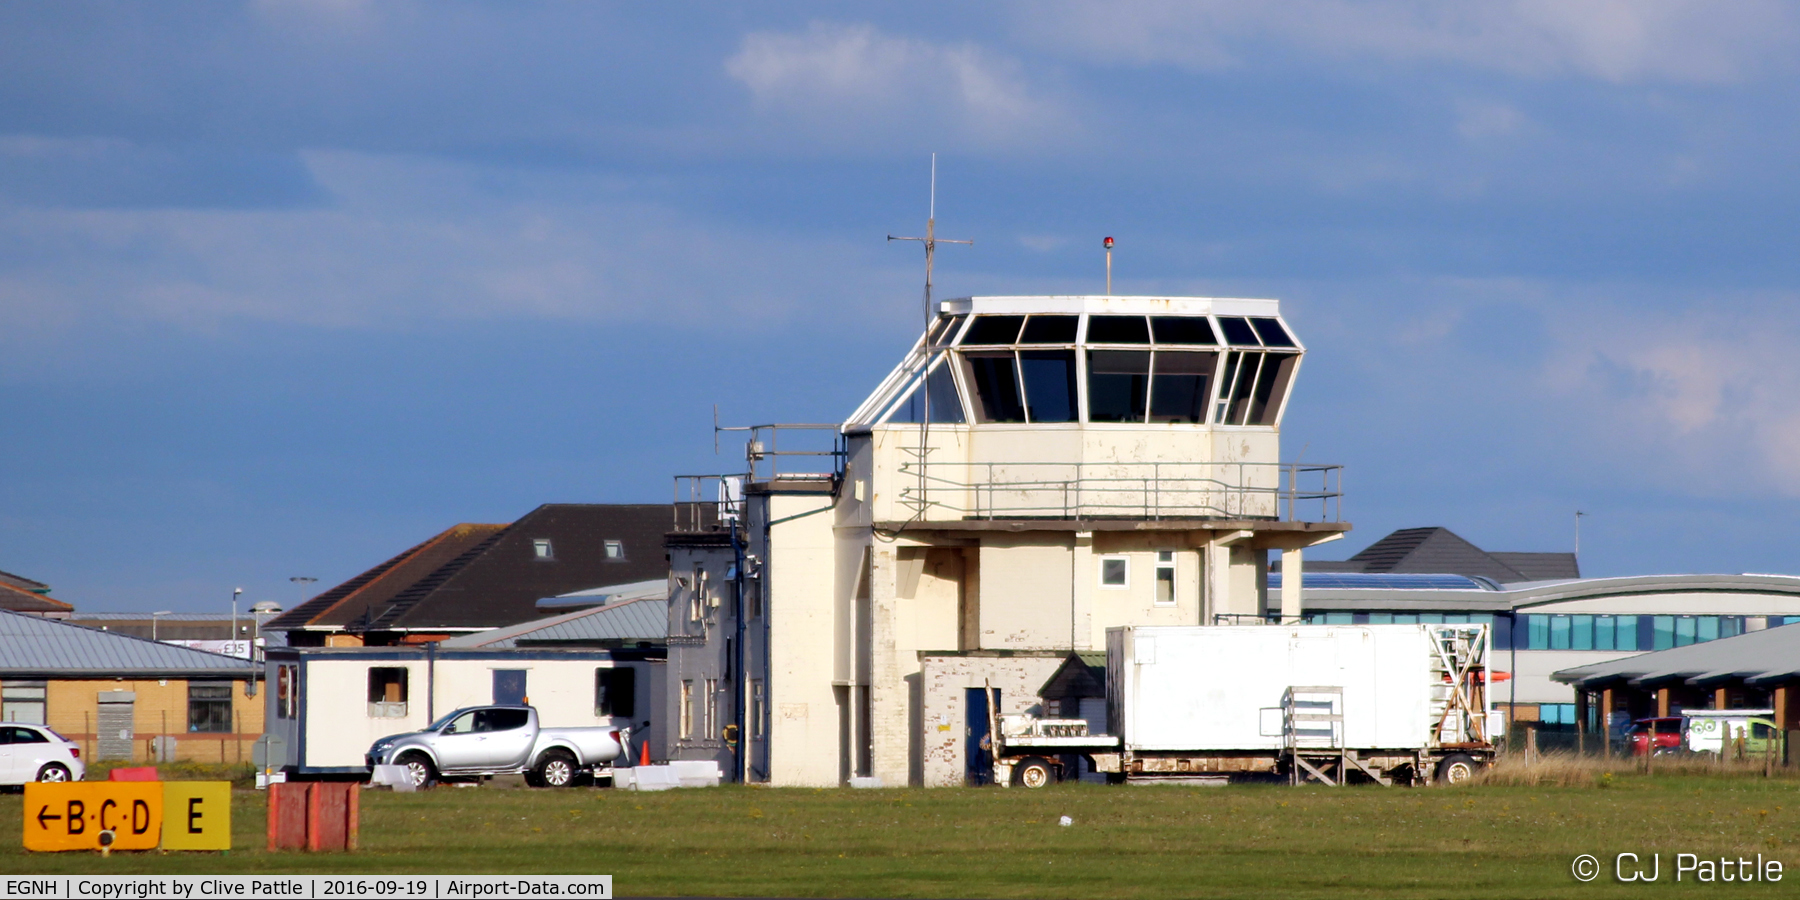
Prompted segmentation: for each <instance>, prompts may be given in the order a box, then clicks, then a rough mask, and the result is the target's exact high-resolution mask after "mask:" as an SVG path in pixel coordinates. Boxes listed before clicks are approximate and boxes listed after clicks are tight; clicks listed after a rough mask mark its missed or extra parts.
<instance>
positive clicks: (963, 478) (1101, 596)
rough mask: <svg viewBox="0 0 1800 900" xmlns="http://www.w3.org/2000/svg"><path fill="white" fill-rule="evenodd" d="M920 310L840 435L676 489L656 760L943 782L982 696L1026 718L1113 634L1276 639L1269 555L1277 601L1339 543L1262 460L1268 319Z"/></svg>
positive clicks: (1314, 488)
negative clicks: (1203, 628) (906, 344)
mask: <svg viewBox="0 0 1800 900" xmlns="http://www.w3.org/2000/svg"><path fill="white" fill-rule="evenodd" d="M936 312H937V315H936V317H935V319H934V320H933V321H932V322H931V323H930V325H929V326H928V327H927V328H926V329H925V330H924V333H923V334H921V336H920V337H919V339H918V340H917V341H916V342H915V344H914V346H913V347H912V349H911V350H910V352H909V353H908V354H907V356H906V357H905V359H904V360H902V361H901V363H900V364H899V365H898V366H896V367H895V368H894V370H893V371H892V372H891V373H890V374H889V375H888V376H887V378H886V379H884V380H883V381H882V383H881V384H880V385H879V386H878V387H877V388H876V389H875V391H874V392H873V393H871V394H870V395H869V397H868V399H867V400H865V401H864V402H863V403H862V405H861V406H859V407H858V408H857V409H856V411H855V412H854V413H853V414H852V415H851V416H850V417H849V418H848V419H847V420H846V421H845V422H843V423H842V424H841V425H832V426H773V425H771V426H758V427H754V428H750V429H747V430H748V431H750V435H749V438H750V440H749V441H748V443H747V453H746V457H747V460H748V464H749V471H748V472H747V473H745V474H743V475H741V476H705V477H698V478H689V479H687V480H685V481H684V482H682V483H683V484H685V485H686V486H687V489H688V496H687V498H686V499H687V500H689V501H690V502H689V503H687V504H685V505H683V504H680V503H678V518H682V519H683V521H678V522H677V527H676V530H675V532H674V533H672V534H671V535H670V536H669V550H670V566H671V572H672V575H671V579H672V582H671V588H672V591H671V604H670V610H671V611H670V634H671V639H670V660H669V671H668V677H669V679H670V680H669V690H668V691H667V694H668V696H669V698H670V699H669V703H670V706H671V709H670V710H668V711H667V714H666V718H665V721H669V722H673V723H676V728H675V731H676V732H677V734H676V735H674V736H671V737H672V739H671V740H669V741H668V746H669V748H670V755H671V756H673V757H675V758H718V759H720V761H721V762H722V763H724V764H725V765H726V767H727V770H728V771H732V770H733V768H734V767H735V769H736V772H735V774H737V775H739V777H743V778H745V779H746V780H749V781H761V782H771V783H775V784H805V785H826V784H839V783H843V782H845V781H847V780H848V779H851V778H857V777H861V778H873V779H876V780H879V781H880V782H881V783H883V784H887V785H898V784H908V783H911V784H933V785H936V784H954V783H961V782H962V781H963V779H964V775H965V773H979V772H980V771H981V770H982V767H981V766H980V765H978V764H976V763H977V759H976V757H978V756H979V754H980V752H981V750H980V748H979V742H978V741H977V740H976V739H975V738H976V735H975V732H974V729H976V727H977V726H976V723H975V717H974V716H973V715H972V712H973V709H972V707H973V706H974V705H976V704H985V699H983V698H985V697H986V696H988V694H987V693H986V692H987V691H989V690H994V691H996V692H997V693H998V696H999V697H1000V703H1001V704H1002V706H1003V711H1006V712H1014V711H1024V710H1027V709H1031V708H1033V707H1034V706H1036V705H1037V704H1039V703H1040V701H1041V698H1039V697H1038V696H1037V692H1038V690H1039V689H1040V688H1041V687H1042V685H1043V683H1044V681H1045V679H1046V678H1048V677H1049V676H1050V675H1052V674H1054V673H1055V672H1056V671H1057V670H1058V669H1059V668H1060V667H1062V666H1063V665H1064V663H1065V662H1066V661H1067V660H1068V659H1069V657H1070V656H1071V654H1078V653H1083V652H1089V653H1091V652H1097V651H1101V650H1102V649H1103V648H1104V647H1105V634H1106V629H1107V628H1108V627H1112V626H1120V625H1194V624H1202V625H1206V624H1248V623H1254V622H1270V623H1279V622H1281V621H1283V620H1288V621H1292V620H1294V619H1295V618H1296V617H1297V616H1298V614H1299V611H1300V610H1299V593H1298V589H1297V587H1296V588H1295V589H1292V590H1283V591H1281V592H1280V595H1279V596H1276V597H1271V596H1269V592H1268V587H1267V584H1268V578H1267V572H1268V555H1269V552H1270V551H1271V550H1276V551H1280V552H1282V554H1283V560H1282V570H1283V572H1284V579H1283V582H1282V584H1283V586H1284V587H1285V586H1287V585H1295V586H1297V585H1298V584H1299V583H1300V579H1299V578H1298V577H1296V576H1294V575H1286V574H1285V573H1297V572H1299V571H1300V569H1301V551H1302V550H1303V549H1304V548H1306V547H1309V546H1313V545H1316V544H1320V543H1324V542H1326V541H1330V540H1335V539H1337V538H1339V537H1342V535H1343V533H1344V532H1346V531H1348V530H1349V528H1350V526H1349V524H1348V523H1346V522H1343V521H1342V520H1341V516H1340V514H1339V508H1338V503H1339V500H1340V498H1341V492H1340V490H1339V468H1338V467H1336V466H1329V465H1302V464H1294V463H1283V462H1281V461H1280V446H1281V443H1280V441H1281V437H1280V430H1281V421H1282V416H1283V413H1284V411H1285V410H1286V407H1287V401H1288V397H1289V395H1290V392H1291V390H1292V388H1293V385H1294V382H1295V378H1296V376H1297V374H1298V372H1299V369H1300V364H1301V362H1302V360H1303V358H1304V356H1305V352H1306V350H1305V347H1304V345H1303V344H1302V343H1301V342H1300V340H1299V339H1298V338H1297V337H1296V336H1295V334H1294V332H1293V330H1292V329H1290V328H1289V327H1288V325H1287V323H1286V322H1285V321H1284V320H1283V318H1282V316H1281V310H1280V304H1279V303H1278V302H1277V301H1275V300H1250V299H1213V298H1180V297H1114V296H1039V297H972V298H964V299H956V300H947V301H943V302H941V303H939V304H938V305H937V310H936ZM809 436H810V437H811V438H812V443H810V444H809V443H807V438H808V437H809ZM681 499H683V498H681V497H678V501H679V500H681ZM709 591H710V593H709ZM715 695H716V696H715ZM1083 709H1086V707H1083ZM1040 711H1043V710H1040ZM1055 712H1058V713H1059V714H1062V715H1070V716H1072V715H1077V714H1083V715H1087V714H1091V711H1090V712H1086V713H1078V711H1076V710H1059V711H1055ZM980 718H981V721H982V723H985V709H984V710H983V711H982V716H981V717H980ZM722 722H723V723H727V724H740V723H741V727H739V728H738V729H737V730H736V731H735V732H732V733H731V735H729V736H728V737H729V738H730V739H727V738H725V737H720V735H723V734H725V732H724V731H723V728H722V726H721V725H720V724H719V723H722ZM981 727H985V725H982V726H981ZM739 739H741V742H739V743H736V744H733V743H732V741H733V740H739Z"/></svg>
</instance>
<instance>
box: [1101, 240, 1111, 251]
mask: <svg viewBox="0 0 1800 900" xmlns="http://www.w3.org/2000/svg"><path fill="white" fill-rule="evenodd" d="M1101 243H1103V244H1105V245H1106V249H1108V250H1111V249H1112V247H1113V239H1112V238H1110V237H1109V238H1107V239H1106V240H1104V241H1102V242H1101Z"/></svg>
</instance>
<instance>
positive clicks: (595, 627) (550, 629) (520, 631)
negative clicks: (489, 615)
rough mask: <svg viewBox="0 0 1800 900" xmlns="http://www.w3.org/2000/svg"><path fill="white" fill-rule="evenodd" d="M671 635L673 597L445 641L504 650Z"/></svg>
mask: <svg viewBox="0 0 1800 900" xmlns="http://www.w3.org/2000/svg"><path fill="white" fill-rule="evenodd" d="M668 633H669V598H668V596H667V593H666V592H665V595H664V596H662V597H640V598H638V599H634V600H622V601H620V602H618V603H611V604H608V605H606V606H596V607H594V608H593V609H584V610H581V611H580V612H572V613H564V614H562V615H560V616H550V617H549V618H544V619H537V620H534V621H531V622H524V623H521V624H518V625H510V626H508V627H505V628H495V629H493V630H491V631H480V632H476V633H475V634H465V635H461V636H459V637H453V638H451V639H449V640H447V641H443V642H442V643H440V644H439V646H442V647H445V648H455V647H462V648H480V649H484V650H504V649H508V648H511V647H545V646H570V645H598V644H608V643H638V642H641V641H663V640H666V639H667V637H668Z"/></svg>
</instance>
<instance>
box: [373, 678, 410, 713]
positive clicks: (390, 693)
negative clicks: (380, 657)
mask: <svg viewBox="0 0 1800 900" xmlns="http://www.w3.org/2000/svg"><path fill="white" fill-rule="evenodd" d="M405 715H406V669H404V668H401V667H398V666H394V667H388V666H376V667H373V668H371V669H369V716H370V717H371V718H377V719H381V718H391V719H398V718H402V717H404V716H405Z"/></svg>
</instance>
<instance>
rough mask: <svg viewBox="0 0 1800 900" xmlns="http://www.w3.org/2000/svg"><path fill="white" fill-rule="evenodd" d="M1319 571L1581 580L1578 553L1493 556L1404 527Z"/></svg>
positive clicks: (1434, 530) (1438, 532)
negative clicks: (1576, 557) (1576, 555)
mask: <svg viewBox="0 0 1800 900" xmlns="http://www.w3.org/2000/svg"><path fill="white" fill-rule="evenodd" d="M1308 567H1309V568H1313V569H1314V570H1315V571H1319V572H1370V573H1395V574H1415V575H1417V574H1446V575H1467V576H1471V577H1482V578H1490V579H1493V580H1494V581H1497V582H1501V583H1506V582H1515V581H1539V580H1544V579H1551V578H1579V577H1581V568H1580V566H1579V564H1578V563H1577V562H1576V559H1575V554H1573V553H1515V552H1493V553H1490V552H1488V551H1486V550H1483V549H1481V548H1480V547H1477V546H1475V545H1474V544H1471V543H1469V542H1468V541H1466V540H1464V539H1463V538H1462V537H1460V536H1458V535H1457V534H1456V533H1455V532H1453V531H1451V530H1450V529H1448V528H1442V527H1437V526H1432V527H1429V528H1402V529H1399V530H1398V531H1394V532H1391V533H1390V534H1388V536H1387V537H1384V538H1382V539H1381V540H1378V541H1376V542H1375V543H1373V544H1370V545H1369V546H1367V547H1364V548H1363V549H1362V550H1361V552H1359V553H1357V554H1356V555H1355V556H1352V557H1350V558H1349V559H1346V560H1341V561H1329V562H1320V563H1309V564H1308Z"/></svg>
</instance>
